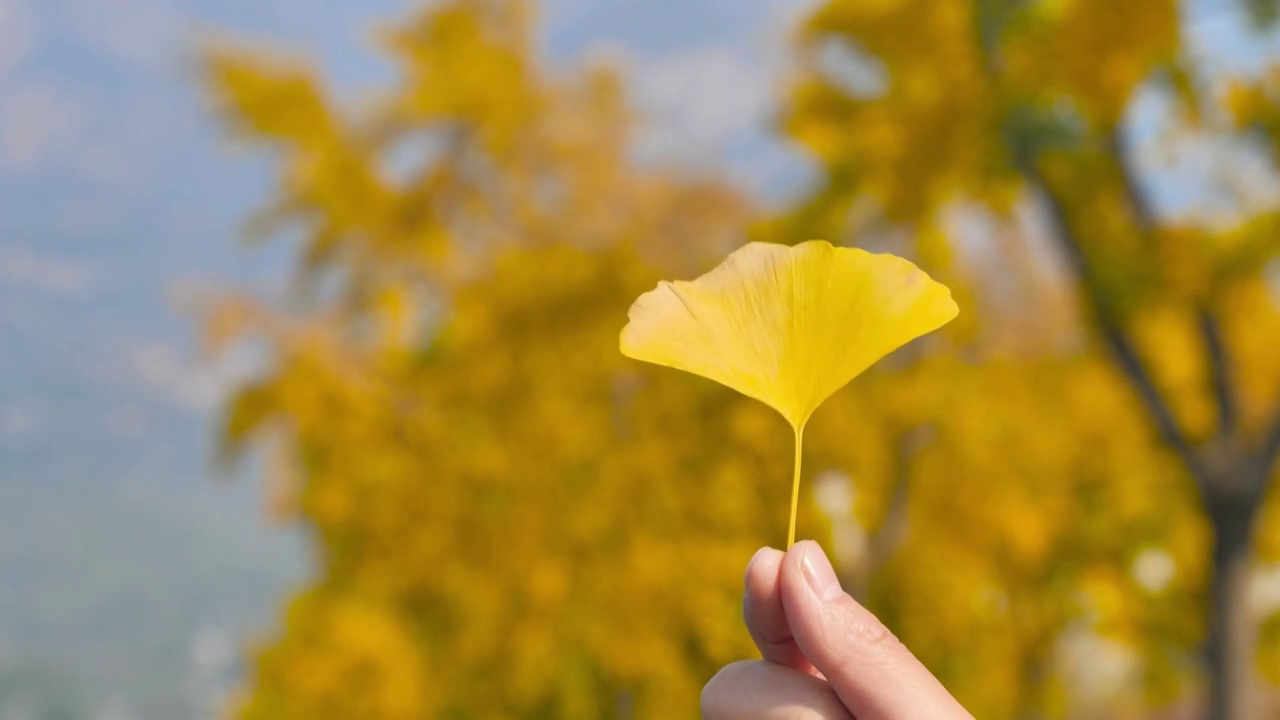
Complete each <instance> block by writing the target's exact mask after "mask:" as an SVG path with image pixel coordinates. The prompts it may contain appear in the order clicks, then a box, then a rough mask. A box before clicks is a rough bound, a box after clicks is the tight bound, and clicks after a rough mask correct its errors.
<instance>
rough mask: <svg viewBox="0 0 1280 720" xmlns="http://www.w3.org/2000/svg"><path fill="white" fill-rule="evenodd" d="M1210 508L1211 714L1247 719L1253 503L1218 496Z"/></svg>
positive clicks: (1222, 719) (1217, 719)
mask: <svg viewBox="0 0 1280 720" xmlns="http://www.w3.org/2000/svg"><path fill="white" fill-rule="evenodd" d="M1220 500H1221V502H1215V503H1214V507H1213V508H1211V511H1210V520H1211V522H1212V523H1213V536H1214V547H1213V567H1212V568H1211V570H1210V572H1211V580H1210V582H1211V585H1210V598H1209V599H1210V603H1211V607H1210V610H1209V635H1208V638H1207V639H1206V644H1205V661H1206V664H1207V665H1208V667H1207V668H1206V669H1207V671H1208V687H1207V688H1206V690H1207V695H1208V707H1207V713H1206V715H1205V717H1206V718H1208V719H1209V720H1247V719H1249V718H1252V717H1253V712H1252V710H1253V708H1252V700H1253V698H1252V693H1251V690H1252V685H1253V683H1252V680H1253V629H1252V628H1251V627H1250V618H1249V608H1248V605H1247V601H1246V591H1247V581H1248V571H1249V545H1250V539H1251V535H1252V532H1251V529H1252V525H1253V516H1254V512H1255V510H1256V508H1257V503H1256V502H1253V501H1252V500H1250V499H1243V498H1235V497H1233V498H1221V499H1220Z"/></svg>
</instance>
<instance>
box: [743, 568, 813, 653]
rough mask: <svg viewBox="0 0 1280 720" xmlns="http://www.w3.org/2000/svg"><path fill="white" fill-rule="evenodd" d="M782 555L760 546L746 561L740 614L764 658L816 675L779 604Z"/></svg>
mask: <svg viewBox="0 0 1280 720" xmlns="http://www.w3.org/2000/svg"><path fill="white" fill-rule="evenodd" d="M783 557H785V556H784V555H783V554H782V551H781V550H774V549H773V548H770V547H764V548H760V550H759V551H757V552H756V554H755V556H753V557H752V558H751V562H749V563H747V573H746V578H745V580H744V584H745V585H746V587H745V589H744V591H743V595H742V616H743V619H744V620H745V621H746V623H747V632H749V633H751V639H752V640H753V641H755V644H756V647H757V648H759V649H760V655H761V656H762V657H763V658H764V659H765V660H768V661H769V662H772V663H775V664H778V665H783V666H785V667H789V668H795V669H796V670H800V671H803V672H807V673H809V674H811V675H819V673H817V671H815V670H814V669H813V665H812V663H810V662H809V661H808V660H807V659H805V656H804V653H803V652H801V651H800V647H799V646H798V645H796V641H795V638H793V637H792V636H791V625H790V624H789V623H788V622H787V616H786V613H785V612H784V610H783V607H782V586H781V578H782V559H783Z"/></svg>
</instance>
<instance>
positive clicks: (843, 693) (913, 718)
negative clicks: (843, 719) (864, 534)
mask: <svg viewBox="0 0 1280 720" xmlns="http://www.w3.org/2000/svg"><path fill="white" fill-rule="evenodd" d="M781 595H782V606H783V610H784V612H785V613H786V616H787V622H788V624H789V625H790V626H791V635H792V637H794V638H795V641H796V644H797V645H798V646H799V647H800V650H801V652H803V653H804V655H805V657H806V658H808V659H809V662H811V663H813V665H814V667H816V668H817V669H818V670H819V671H821V672H822V674H823V675H825V676H826V678H827V682H829V683H830V684H831V687H832V688H833V689H834V690H835V691H836V694H837V695H838V696H839V697H840V700H841V702H843V703H844V704H845V706H846V707H848V708H849V710H850V711H851V712H852V713H853V714H854V715H855V716H856V717H857V718H858V720H919V719H922V718H924V719H927V720H960V719H962V718H972V716H971V715H970V714H969V713H967V712H965V710H964V708H962V707H961V706H960V703H958V702H956V700H955V699H954V698H952V697H951V695H950V693H948V692H947V691H946V688H944V687H942V684H941V683H939V682H938V680H937V679H936V678H934V677H933V675H932V674H931V673H930V672H929V671H928V669H926V668H925V666H924V665H922V664H920V661H919V660H916V658H915V656H914V655H912V654H911V651H910V650H907V648H906V646H904V645H903V644H902V643H901V642H899V641H898V639H897V638H896V637H894V635H893V633H891V632H889V630H888V628H886V627H885V626H884V624H883V623H881V622H880V620H878V619H877V618H876V616H875V615H872V614H871V613H870V612H869V611H868V610H867V609H866V608H864V607H862V606H861V605H859V604H858V602H857V601H856V600H854V599H853V598H852V597H849V595H847V594H845V592H844V591H843V590H842V589H841V588H840V582H839V580H838V579H837V578H836V574H835V571H834V570H832V568H831V563H830V562H829V561H828V560H827V556H826V555H825V554H824V553H823V552H822V548H821V547H819V546H818V544H817V543H815V542H812V541H808V540H806V541H803V542H798V543H796V544H795V545H794V546H792V548H791V549H790V550H788V551H787V554H786V557H784V558H783V560H782V572H781Z"/></svg>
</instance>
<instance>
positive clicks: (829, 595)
mask: <svg viewBox="0 0 1280 720" xmlns="http://www.w3.org/2000/svg"><path fill="white" fill-rule="evenodd" d="M800 567H801V568H803V569H804V579H805V581H806V582H808V583H809V587H811V588H813V591H814V592H815V593H817V595H818V597H820V598H822V599H823V600H832V599H834V598H837V597H840V596H841V595H843V594H844V589H842V588H841V587H840V580H839V578H837V577H836V571H835V569H834V568H832V567H831V561H830V560H827V555H826V553H824V552H822V548H821V547H820V546H819V545H818V544H817V543H815V542H809V543H805V546H804V549H803V551H802V554H801V555H800Z"/></svg>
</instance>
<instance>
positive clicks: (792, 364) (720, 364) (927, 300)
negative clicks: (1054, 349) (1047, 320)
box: [621, 240, 957, 546]
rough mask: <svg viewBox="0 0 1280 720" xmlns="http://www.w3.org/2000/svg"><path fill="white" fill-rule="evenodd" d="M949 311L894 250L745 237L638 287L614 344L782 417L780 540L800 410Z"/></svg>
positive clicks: (941, 294) (795, 487)
mask: <svg viewBox="0 0 1280 720" xmlns="http://www.w3.org/2000/svg"><path fill="white" fill-rule="evenodd" d="M956 313H957V308H956V304H955V302H954V301H953V300H952V299H951V292H950V291H949V290H948V289H947V288H946V286H945V285H942V284H941V283H938V282H935V281H934V280H932V279H930V278H929V276H928V275H926V274H925V273H924V272H923V271H921V270H920V269H919V268H917V267H916V266H915V265H912V264H911V263H910V262H908V261H907V260H904V259H902V258H900V257H896V256H893V255H877V254H873V253H869V252H866V251H864V250H858V249H855V248H837V247H833V246H832V245H831V244H830V243H828V242H826V241H823V240H813V241H810V242H806V243H801V244H799V245H796V246H794V247H788V246H786V245H773V244H769V243H749V244H747V245H745V246H743V247H742V248H739V249H738V250H737V251H735V252H734V253H733V254H731V255H729V257H728V258H726V259H725V260H724V262H722V263H721V264H720V265H719V266H718V267H716V268H715V269H714V270H712V271H711V272H709V273H707V274H706V275H703V276H702V277H700V278H698V279H697V280H694V281H692V282H679V281H678V282H666V281H663V282H661V283H659V284H658V287H657V288H656V289H654V290H652V291H650V292H647V293H645V294H644V295H641V296H640V297H639V298H638V299H637V300H636V302H635V304H633V305H632V306H631V311H630V312H629V313H628V323H627V326H626V327H625V328H623V330H622V337H621V348H622V353H623V354H624V355H627V356H628V357H632V358H635V359H637V360H644V361H646V362H651V363H656V364H658V365H666V366H668V367H673V368H677V369H679V370H686V371H688V372H691V373H694V374H697V375H701V376H703V377H706V378H710V379H712V380H715V381H716V382H719V383H722V384H724V385H727V386H728V387H730V388H733V389H734V390H737V391H738V392H740V393H742V394H744V395H748V396H750V397H753V398H756V399H757V400H760V401H761V402H763V403H765V404H766V405H769V406H770V407H772V408H773V409H775V410H777V411H778V412H779V413H781V414H782V416H783V417H784V418H786V419H787V422H789V423H791V427H792V429H793V430H794V431H795V438H796V458H795V478H794V479H793V484H792V502H791V529H790V530H789V532H788V540H787V544H788V546H790V544H791V543H792V542H793V541H794V537H795V511H796V501H797V499H798V496H799V480H800V451H801V445H802V440H803V435H804V426H805V423H807V422H808V420H809V416H810V415H812V414H813V411H814V410H816V409H817V408H818V406H819V405H821V404H822V402H823V401H824V400H826V399H827V398H828V397H830V396H831V394H832V393H834V392H835V391H836V390H839V389H840V388H841V387H844V385H846V384H847V383H848V382H849V381H850V380H852V379H853V378H854V377H856V376H857V375H858V374H860V373H861V372H862V371H864V370H866V369H867V368H868V367H870V366H871V365H872V363H874V362H875V361H877V360H879V359H880V358H882V357H884V356H885V355H887V354H889V353H890V352H893V351H894V350H896V349H897V348H899V347H901V346H902V345H904V344H906V343H908V342H910V341H911V340H913V339H915V338H917V337H920V336H921V335H924V334H926V333H928V332H931V331H933V330H936V329H938V328H939V327H941V326H943V325H945V324H946V323H948V322H949V321H951V319H952V318H954V317H955V316H956Z"/></svg>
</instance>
